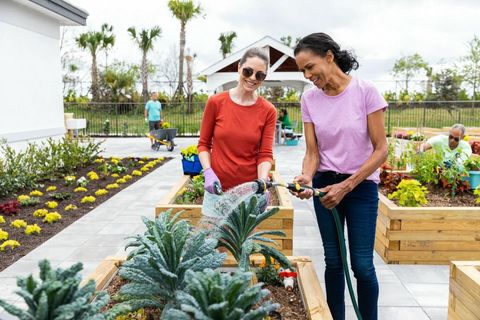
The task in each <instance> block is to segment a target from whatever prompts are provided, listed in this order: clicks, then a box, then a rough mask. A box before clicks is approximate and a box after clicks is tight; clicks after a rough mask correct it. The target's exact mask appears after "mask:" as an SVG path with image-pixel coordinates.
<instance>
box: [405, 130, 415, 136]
mask: <svg viewBox="0 0 480 320" xmlns="http://www.w3.org/2000/svg"><path fill="white" fill-rule="evenodd" d="M414 133H415V131H413V130H408V131H407V135H409V136H411V135H412V134H414Z"/></svg>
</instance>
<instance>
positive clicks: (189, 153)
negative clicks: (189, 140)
mask: <svg viewBox="0 0 480 320" xmlns="http://www.w3.org/2000/svg"><path fill="white" fill-rule="evenodd" d="M180 154H181V155H182V156H183V158H184V159H187V160H189V161H193V156H194V155H198V149H197V146H196V145H191V146H188V147H187V148H185V149H180Z"/></svg>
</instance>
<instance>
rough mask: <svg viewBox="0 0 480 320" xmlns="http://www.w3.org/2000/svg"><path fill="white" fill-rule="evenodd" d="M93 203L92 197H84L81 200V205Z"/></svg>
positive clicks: (93, 198)
mask: <svg viewBox="0 0 480 320" xmlns="http://www.w3.org/2000/svg"><path fill="white" fill-rule="evenodd" d="M92 202H95V197H94V196H86V197H83V198H82V201H81V203H92Z"/></svg>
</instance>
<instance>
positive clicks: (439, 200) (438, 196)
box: [380, 186, 480, 207]
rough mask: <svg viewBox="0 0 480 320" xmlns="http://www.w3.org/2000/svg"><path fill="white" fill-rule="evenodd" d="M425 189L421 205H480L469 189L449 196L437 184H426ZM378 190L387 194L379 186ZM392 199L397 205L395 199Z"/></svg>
mask: <svg viewBox="0 0 480 320" xmlns="http://www.w3.org/2000/svg"><path fill="white" fill-rule="evenodd" d="M427 189H428V193H427V194H426V195H425V197H426V199H427V201H428V202H427V204H426V205H424V206H423V207H480V203H477V202H476V199H477V196H475V195H474V194H473V192H472V191H471V190H469V191H466V192H464V193H459V194H457V195H455V197H451V195H450V193H449V190H447V189H443V188H440V187H438V186H427ZM380 192H381V193H382V194H383V195H384V196H387V194H386V193H385V190H384V189H382V188H380ZM392 201H393V202H394V203H395V204H396V205H398V201H397V200H393V199H392Z"/></svg>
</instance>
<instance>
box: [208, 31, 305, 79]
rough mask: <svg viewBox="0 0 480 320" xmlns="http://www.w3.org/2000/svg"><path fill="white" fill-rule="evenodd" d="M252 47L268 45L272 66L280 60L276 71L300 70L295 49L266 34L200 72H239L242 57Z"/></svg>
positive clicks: (209, 73)
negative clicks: (294, 52)
mask: <svg viewBox="0 0 480 320" xmlns="http://www.w3.org/2000/svg"><path fill="white" fill-rule="evenodd" d="M252 47H268V48H269V56H270V66H272V67H273V66H275V64H276V63H277V62H278V66H275V67H276V68H275V70H276V71H286V72H288V71H292V72H298V68H297V65H296V64H295V57H294V55H293V49H292V48H290V47H288V46H286V45H284V44H283V43H281V42H280V41H278V40H276V39H274V38H272V37H270V36H265V37H263V38H262V39H260V40H258V41H256V42H254V43H252V44H251V45H249V46H247V47H245V48H243V49H240V50H238V51H236V52H235V53H232V54H231V55H229V56H228V57H226V58H225V59H223V60H220V61H218V62H216V63H214V64H213V65H211V66H210V67H208V68H206V69H205V70H203V71H202V72H200V74H204V75H206V76H209V75H212V74H214V73H216V72H237V68H238V62H239V61H240V59H241V58H242V56H243V54H244V53H245V51H247V50H248V49H249V48H252ZM284 55H286V56H287V57H286V59H285V58H284V57H283V56H284ZM275 70H271V71H275Z"/></svg>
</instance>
